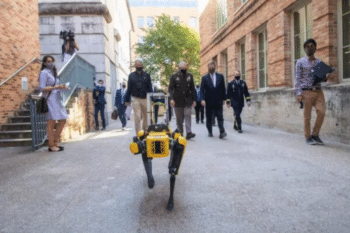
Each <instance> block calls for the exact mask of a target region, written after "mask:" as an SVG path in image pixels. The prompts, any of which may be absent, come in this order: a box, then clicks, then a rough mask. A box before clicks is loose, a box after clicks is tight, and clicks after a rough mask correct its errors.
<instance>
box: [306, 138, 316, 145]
mask: <svg viewBox="0 0 350 233" xmlns="http://www.w3.org/2000/svg"><path fill="white" fill-rule="evenodd" d="M306 144H308V145H317V142H316V141H314V140H313V139H312V137H310V138H308V139H306Z"/></svg>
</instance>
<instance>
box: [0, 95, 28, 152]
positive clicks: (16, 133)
mask: <svg viewBox="0 0 350 233" xmlns="http://www.w3.org/2000/svg"><path fill="white" fill-rule="evenodd" d="M31 145H32V130H31V122H30V110H29V102H27V101H26V102H24V103H22V104H21V107H20V109H19V110H17V111H16V112H15V113H14V116H12V117H10V118H9V119H8V122H7V123H6V124H4V125H2V126H1V129H0V147H15V146H31Z"/></svg>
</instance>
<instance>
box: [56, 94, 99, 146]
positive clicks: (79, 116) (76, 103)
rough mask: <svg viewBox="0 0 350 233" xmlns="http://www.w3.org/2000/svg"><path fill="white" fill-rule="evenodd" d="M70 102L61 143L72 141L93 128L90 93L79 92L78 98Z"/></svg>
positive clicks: (92, 108)
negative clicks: (70, 105)
mask: <svg viewBox="0 0 350 233" xmlns="http://www.w3.org/2000/svg"><path fill="white" fill-rule="evenodd" d="M71 101H73V104H72V107H71V108H69V109H68V119H67V124H66V127H65V128H64V129H63V132H62V138H61V140H62V141H67V140H70V139H74V138H76V137H78V136H80V135H82V134H85V133H87V132H89V131H91V130H93V129H94V127H95V123H94V105H93V102H92V91H91V90H81V91H80V93H79V95H78V97H74V99H73V100H71Z"/></svg>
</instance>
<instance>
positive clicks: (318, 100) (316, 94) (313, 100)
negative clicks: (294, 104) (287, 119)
mask: <svg viewBox="0 0 350 233" xmlns="http://www.w3.org/2000/svg"><path fill="white" fill-rule="evenodd" d="M302 96H303V102H304V133H305V138H306V139H308V138H309V137H310V136H311V123H310V121H311V112H312V107H315V108H316V114H317V117H316V122H315V126H314V128H313V131H312V135H314V136H318V135H319V133H320V130H321V127H322V124H323V120H324V116H325V113H326V102H325V99H324V95H323V92H322V90H316V91H303V94H302Z"/></svg>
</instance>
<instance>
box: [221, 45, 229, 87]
mask: <svg viewBox="0 0 350 233" xmlns="http://www.w3.org/2000/svg"><path fill="white" fill-rule="evenodd" d="M227 59H228V56H227V50H225V51H223V52H221V64H222V73H223V75H224V78H225V83H227V77H228V60H227Z"/></svg>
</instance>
